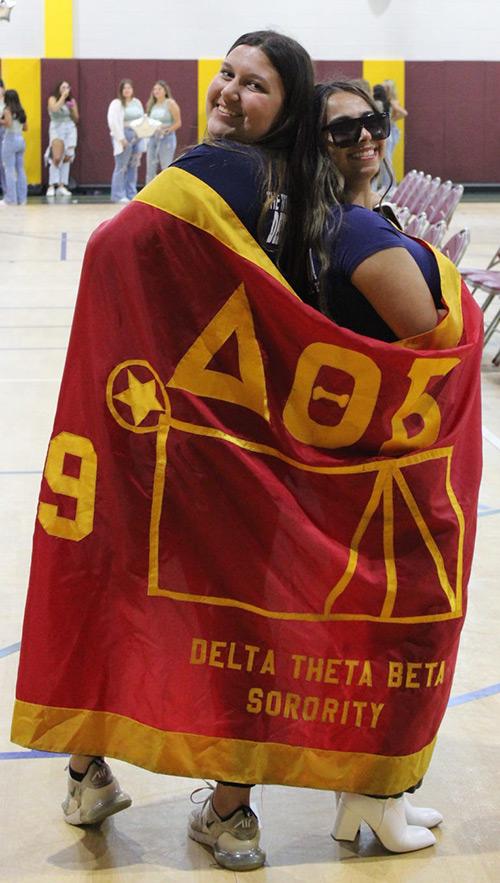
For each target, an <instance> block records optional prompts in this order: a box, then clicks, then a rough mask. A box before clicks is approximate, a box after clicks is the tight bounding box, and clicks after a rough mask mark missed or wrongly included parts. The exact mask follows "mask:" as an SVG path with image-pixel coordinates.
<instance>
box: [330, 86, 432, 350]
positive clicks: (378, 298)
mask: <svg viewBox="0 0 500 883" xmlns="http://www.w3.org/2000/svg"><path fill="white" fill-rule="evenodd" d="M316 100H317V113H318V120H319V121H320V125H321V136H322V145H323V149H324V150H326V151H327V152H328V154H329V155H330V158H331V161H332V163H333V165H334V169H335V172H336V177H337V188H338V200H339V202H340V203H341V205H342V209H338V210H334V212H333V215H332V218H333V226H334V228H335V235H334V236H333V237H332V248H331V255H330V256H331V264H330V268H329V270H328V274H327V278H325V279H324V280H322V285H321V289H322V300H323V306H324V308H325V311H326V312H327V313H328V315H330V317H331V318H332V319H334V320H335V322H337V323H338V324H339V325H342V326H344V327H347V328H350V329H351V330H352V331H357V332H358V333H360V334H365V335H368V336H369V337H375V338H377V339H379V340H386V341H395V340H398V339H402V338H406V337H412V336H414V335H416V334H421V333H423V332H425V331H428V330H429V329H431V328H434V326H435V325H436V324H437V322H438V318H439V316H438V309H439V306H440V303H441V289H440V281H439V272H438V267H437V263H436V260H435V258H434V256H433V254H432V252H431V251H430V250H429V249H427V248H426V247H425V246H423V245H421V244H420V243H419V242H417V241H416V240H414V239H412V238H410V237H409V236H406V235H405V234H404V233H402V232H401V231H400V230H398V229H397V227H396V226H395V225H394V223H392V222H391V221H389V220H387V219H386V217H384V215H383V214H382V213H381V212H380V211H378V209H379V197H378V196H377V194H376V193H375V192H374V191H373V190H372V180H373V179H374V178H375V177H376V176H377V175H378V173H379V170H380V167H381V164H382V163H383V162H384V157H385V147H386V140H387V138H388V136H389V134H390V126H391V124H390V117H389V115H388V114H387V113H384V112H380V111H379V110H378V109H377V105H376V104H375V102H374V101H373V99H372V98H371V97H370V96H369V95H368V94H367V93H365V92H364V90H363V89H361V88H360V87H359V86H358V85H356V84H354V83H352V82H351V81H349V80H346V81H342V80H339V81H336V82H331V83H327V84H324V85H321V86H317V87H316Z"/></svg>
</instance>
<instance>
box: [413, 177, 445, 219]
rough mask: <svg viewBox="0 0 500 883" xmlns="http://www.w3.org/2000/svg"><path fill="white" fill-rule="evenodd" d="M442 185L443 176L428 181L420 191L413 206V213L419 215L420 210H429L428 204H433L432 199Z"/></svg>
mask: <svg viewBox="0 0 500 883" xmlns="http://www.w3.org/2000/svg"><path fill="white" fill-rule="evenodd" d="M440 187H441V178H432V179H431V180H430V181H428V182H427V186H426V187H424V188H422V192H421V193H420V197H419V198H418V199H417V200H416V202H415V204H414V206H413V214H414V215H418V214H420V212H427V206H429V205H431V204H432V201H433V199H434V197H435V195H436V193H437V192H438V190H439V188H440Z"/></svg>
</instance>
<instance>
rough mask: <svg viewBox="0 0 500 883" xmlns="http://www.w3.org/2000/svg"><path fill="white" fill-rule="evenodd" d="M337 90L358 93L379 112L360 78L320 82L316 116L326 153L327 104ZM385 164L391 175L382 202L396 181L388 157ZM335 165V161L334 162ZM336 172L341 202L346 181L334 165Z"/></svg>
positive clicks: (321, 142) (338, 195)
mask: <svg viewBox="0 0 500 883" xmlns="http://www.w3.org/2000/svg"><path fill="white" fill-rule="evenodd" d="M336 92H350V93H351V94H352V95H358V96H359V97H360V98H362V99H363V101H366V103H367V104H368V105H369V106H370V107H371V109H372V110H373V111H374V113H379V107H378V105H377V104H376V101H375V100H374V98H373V97H372V96H371V95H370V93H369V92H367V91H366V90H365V89H363V87H362V86H360V85H359V80H352V79H349V77H338V78H337V79H335V80H331V81H330V82H329V83H319V84H318V85H317V86H316V87H315V89H314V113H315V117H316V138H317V143H318V147H319V149H320V150H322V151H323V152H324V153H327V152H328V151H327V147H326V142H325V137H324V132H322V128H323V125H324V119H325V114H326V106H327V103H328V99H329V97H330V95H334V94H335V93H336ZM382 163H383V165H384V166H385V169H386V171H387V174H388V175H389V179H390V183H389V185H388V187H387V190H386V191H385V193H384V194H383V195H382V196H381V198H380V203H381V202H382V201H383V199H384V197H385V196H386V194H387V193H388V191H389V190H390V188H391V187H392V184H393V181H394V175H393V172H392V169H391V166H390V164H389V163H388V162H387V160H386V159H383V160H382ZM332 166H333V163H332ZM333 168H334V174H335V195H336V197H337V199H338V201H339V202H344V201H345V182H344V178H343V175H341V174H340V172H339V171H338V169H336V168H335V167H334V166H333Z"/></svg>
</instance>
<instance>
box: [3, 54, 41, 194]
mask: <svg viewBox="0 0 500 883" xmlns="http://www.w3.org/2000/svg"><path fill="white" fill-rule="evenodd" d="M2 79H3V80H4V82H5V85H6V87H7V89H16V91H17V92H19V98H20V99H21V104H22V106H23V107H24V109H25V111H26V116H27V117H28V131H27V132H26V133H25V139H26V153H25V159H24V162H25V168H26V175H27V178H28V184H40V182H41V180H42V160H41V155H42V119H41V100H42V98H41V66H40V59H39V58H4V59H3V61H2Z"/></svg>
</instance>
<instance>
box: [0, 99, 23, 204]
mask: <svg viewBox="0 0 500 883" xmlns="http://www.w3.org/2000/svg"><path fill="white" fill-rule="evenodd" d="M4 102H5V108H4V112H3V118H2V125H3V126H4V127H5V137H4V140H3V145H2V162H3V167H4V171H5V195H4V200H3V202H4V203H5V205H25V203H26V200H27V198H28V182H27V179H26V172H25V170H24V153H25V150H26V143H25V141H24V138H23V134H22V133H23V132H26V130H27V128H28V122H27V118H26V112H25V110H24V109H23V107H22V105H21V101H20V99H19V95H18V93H17V92H16V90H15V89H6V90H5V94H4Z"/></svg>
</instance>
